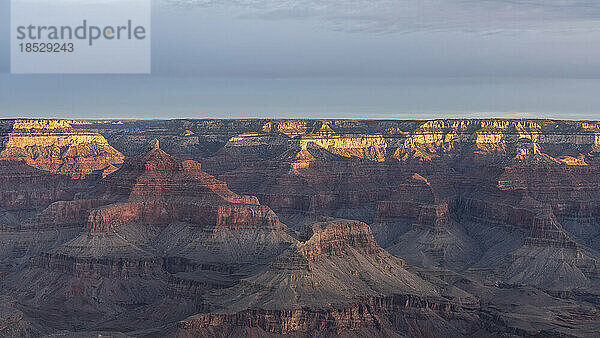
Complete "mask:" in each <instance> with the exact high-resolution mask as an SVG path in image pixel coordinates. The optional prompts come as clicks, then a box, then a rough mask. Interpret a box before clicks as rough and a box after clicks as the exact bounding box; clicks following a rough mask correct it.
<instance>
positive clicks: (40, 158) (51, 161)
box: [0, 120, 123, 179]
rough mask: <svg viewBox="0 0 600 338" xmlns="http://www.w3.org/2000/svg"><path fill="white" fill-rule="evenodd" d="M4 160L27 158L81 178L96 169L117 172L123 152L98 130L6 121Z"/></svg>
mask: <svg viewBox="0 0 600 338" xmlns="http://www.w3.org/2000/svg"><path fill="white" fill-rule="evenodd" d="M2 123H3V124H4V126H3V129H4V132H3V133H2V134H1V135H0V138H1V139H2V140H1V141H0V143H1V144H2V150H1V152H0V160H9V161H24V162H25V163H27V164H28V165H30V166H32V167H34V168H37V169H40V170H44V171H48V172H51V173H57V174H63V175H67V176H69V177H71V178H76V179H81V178H84V177H85V176H87V175H89V174H91V173H92V172H93V171H96V170H101V171H102V172H103V174H104V175H107V174H109V173H111V172H114V171H115V170H116V169H117V166H119V165H120V164H121V163H122V162H123V155H122V154H121V153H120V152H118V151H117V150H115V149H114V148H113V147H112V146H110V145H109V144H108V142H107V141H106V139H105V138H104V137H103V136H102V135H100V134H98V133H95V132H89V131H85V130H80V129H75V128H73V127H72V126H71V125H70V124H69V123H68V122H66V121H59V120H16V121H3V122H2Z"/></svg>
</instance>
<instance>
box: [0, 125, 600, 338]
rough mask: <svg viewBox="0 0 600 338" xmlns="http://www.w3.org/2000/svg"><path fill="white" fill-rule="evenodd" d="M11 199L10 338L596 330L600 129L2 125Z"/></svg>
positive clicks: (0, 249)
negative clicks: (42, 337)
mask: <svg viewBox="0 0 600 338" xmlns="http://www.w3.org/2000/svg"><path fill="white" fill-rule="evenodd" d="M148 145H150V146H148ZM121 154H124V155H121ZM0 188H1V189H0V233H1V234H2V237H1V239H0V244H1V246H0V284H1V286H0V290H1V291H0V335H32V336H40V335H48V334H50V335H51V334H71V335H73V336H80V335H91V334H93V335H97V334H104V333H106V334H112V335H119V334H128V335H132V336H174V337H187V336H195V335H199V336H217V337H219V336H278V335H281V334H287V335H290V336H367V335H368V336H374V337H379V336H381V337H388V336H419V337H421V336H439V337H447V336H457V337H460V336H486V337H487V336H594V335H595V334H596V332H598V330H600V324H599V323H600V305H599V304H600V266H599V264H598V260H599V259H600V241H599V240H598V239H599V238H600V211H599V210H600V123H599V122H592V121H581V122H577V121H551V120H507V119H490V120H434V121H354V120H260V119H257V120H170V121H134V120H128V121H53V120H40V121H38V120H5V121H2V122H0Z"/></svg>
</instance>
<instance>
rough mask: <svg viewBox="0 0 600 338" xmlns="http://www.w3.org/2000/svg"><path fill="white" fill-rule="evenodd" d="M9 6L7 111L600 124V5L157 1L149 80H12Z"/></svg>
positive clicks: (2, 74) (491, 0)
mask: <svg viewBox="0 0 600 338" xmlns="http://www.w3.org/2000/svg"><path fill="white" fill-rule="evenodd" d="M73 1H77V0H73ZM9 9H10V7H9V1H1V2H0V22H2V23H3V24H0V117H6V118H11V117H49V118H54V117H58V118H188V117H189V118H204V117H216V118H227V117H235V118H252V117H261V118H262V117H269V118H271V117H273V118H277V117H281V118H292V117H296V118H402V119H414V118H418V119H430V118H464V117H527V118H561V119H600V95H598V94H597V93H600V3H598V2H597V1H592V0H153V12H152V73H151V74H150V75H11V74H10V73H9V72H10V67H9V65H10V58H9V48H10V42H9V41H10V36H9V27H8V24H4V23H7V22H9V12H10V10H9Z"/></svg>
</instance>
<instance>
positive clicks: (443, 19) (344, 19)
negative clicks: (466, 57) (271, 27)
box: [164, 0, 600, 33]
mask: <svg viewBox="0 0 600 338" xmlns="http://www.w3.org/2000/svg"><path fill="white" fill-rule="evenodd" d="M164 1H167V2H168V3H171V4H174V5H178V6H190V5H191V6H205V7H225V8H230V9H232V10H233V11H235V12H236V13H239V16H240V17H244V18H260V19H264V20H306V19H311V20H316V21H317V22H319V23H322V24H325V25H327V26H328V27H330V28H332V29H336V30H344V31H356V32H363V31H368V32H415V31H435V30H446V31H447V30H457V31H470V32H485V33H490V32H491V33H495V32H505V31H582V30H584V31H587V30H589V31H596V30H598V29H599V28H600V25H599V24H600V2H599V1H597V0H164Z"/></svg>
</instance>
